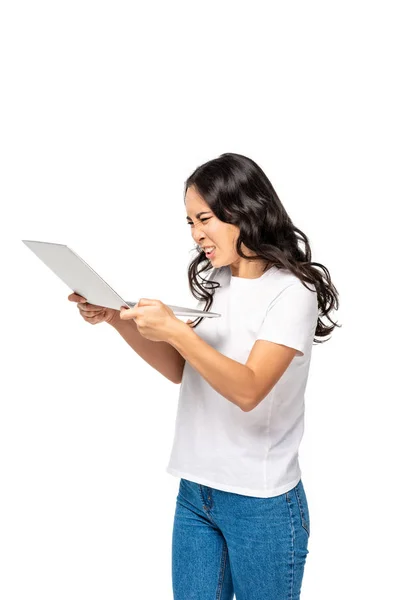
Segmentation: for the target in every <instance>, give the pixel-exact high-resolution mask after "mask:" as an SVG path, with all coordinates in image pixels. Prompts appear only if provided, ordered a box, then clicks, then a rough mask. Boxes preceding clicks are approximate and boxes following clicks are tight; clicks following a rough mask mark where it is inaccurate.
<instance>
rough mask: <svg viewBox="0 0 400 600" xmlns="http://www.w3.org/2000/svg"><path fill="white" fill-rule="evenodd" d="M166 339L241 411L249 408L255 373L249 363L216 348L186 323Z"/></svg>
mask: <svg viewBox="0 0 400 600" xmlns="http://www.w3.org/2000/svg"><path fill="white" fill-rule="evenodd" d="M168 342H169V343H170V344H171V346H173V347H174V348H176V350H177V351H178V352H179V354H180V355H181V356H182V357H183V358H184V359H186V360H187V361H188V362H189V363H190V364H191V365H192V367H193V368H194V369H196V371H198V373H200V375H201V376H202V377H204V379H205V380H206V381H207V382H208V383H209V384H210V385H211V386H212V387H213V388H214V389H215V390H216V391H217V392H218V393H219V394H221V395H222V396H224V398H226V399H227V400H229V401H230V402H233V404H236V406H238V407H239V408H240V409H241V410H243V411H244V412H248V411H249V410H251V408H252V407H253V395H254V394H253V393H252V388H253V386H254V377H255V376H254V372H253V371H252V370H251V369H250V368H249V367H247V366H246V365H243V364H242V363H239V362H237V361H236V360H232V359H230V358H228V357H227V356H224V355H223V354H221V353H220V352H218V350H215V348H213V347H212V346H210V345H209V344H207V342H205V341H204V340H203V339H202V338H200V337H199V336H198V335H197V333H196V332H195V330H194V329H191V328H190V327H185V323H182V327H180V326H179V327H176V329H175V331H174V332H173V333H172V334H171V336H170V338H169V340H168Z"/></svg>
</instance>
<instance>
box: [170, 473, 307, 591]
mask: <svg viewBox="0 0 400 600" xmlns="http://www.w3.org/2000/svg"><path fill="white" fill-rule="evenodd" d="M309 535H310V519H309V513H308V504H307V498H306V494H305V491H304V487H303V483H302V481H301V479H300V481H299V483H298V484H297V485H296V486H295V487H294V488H293V489H291V490H290V491H288V492H285V493H284V494H280V495H279V496H274V497H272V498H258V497H254V496H244V495H242V494H235V493H232V492H223V491H221V490H216V489H214V488H211V487H207V486H204V485H200V484H198V483H194V482H193V481H188V480H187V479H181V480H180V484H179V493H178V496H177V498H176V510H175V517H174V526H173V534H172V586H173V594H174V600H232V599H233V598H234V594H235V598H236V600H298V599H299V598H300V588H301V583H302V579H303V572H304V566H305V562H306V557H307V554H308V549H307V546H308V539H309Z"/></svg>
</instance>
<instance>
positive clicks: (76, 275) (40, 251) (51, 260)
mask: <svg viewBox="0 0 400 600" xmlns="http://www.w3.org/2000/svg"><path fill="white" fill-rule="evenodd" d="M22 241H23V242H24V244H25V245H26V246H28V248H29V249H30V250H32V252H34V253H35V254H36V256H37V257H38V258H40V260H42V261H43V262H44V263H45V265H47V266H48V267H49V269H51V270H52V271H53V273H55V274H56V275H57V276H58V277H59V278H60V279H61V280H62V281H63V282H64V283H66V284H67V286H68V287H69V288H70V289H71V290H72V291H73V292H75V293H76V294H79V295H80V296H83V298H86V300H87V301H88V302H89V303H90V304H95V305H97V306H104V307H106V308H113V309H115V310H121V306H125V307H126V308H133V307H134V306H136V304H137V302H128V301H127V300H124V299H123V298H122V296H120V295H119V294H117V292H115V291H114V290H113V289H112V287H111V286H109V285H108V283H106V282H105V281H104V279H102V278H101V277H100V275H98V274H97V273H96V271H94V269H92V267H90V266H89V265H88V264H87V263H86V262H85V261H84V260H83V259H82V258H81V257H80V256H78V255H77V253H76V252H74V251H73V250H72V249H71V248H69V247H68V246H66V245H65V244H54V243H51V242H39V241H32V240H22ZM166 306H168V307H169V308H170V309H171V310H172V311H173V313H174V314H175V315H177V316H182V317H220V316H221V315H220V314H219V313H213V312H207V311H202V310H196V309H195V308H186V307H184V306H174V305H172V304H167V305H166Z"/></svg>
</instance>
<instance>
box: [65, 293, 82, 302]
mask: <svg viewBox="0 0 400 600" xmlns="http://www.w3.org/2000/svg"><path fill="white" fill-rule="evenodd" d="M68 300H70V301H71V302H87V300H86V298H84V297H83V296H80V295H79V294H75V293H73V294H70V295H69V296H68Z"/></svg>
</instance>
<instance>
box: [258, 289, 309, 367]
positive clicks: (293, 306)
mask: <svg viewBox="0 0 400 600" xmlns="http://www.w3.org/2000/svg"><path fill="white" fill-rule="evenodd" d="M307 285H309V286H310V284H307ZM310 287H311V286H310ZM317 320H318V298H317V294H316V292H314V291H311V290H309V289H307V288H306V287H304V285H303V284H302V283H301V281H299V282H295V283H292V284H290V285H289V286H288V287H286V288H285V289H284V290H283V291H282V292H280V293H279V294H278V296H277V297H276V298H275V299H274V300H273V301H272V303H271V304H270V306H269V307H268V310H267V313H266V315H265V318H264V320H263V322H262V325H261V327H260V329H259V331H258V333H257V337H256V339H258V340H268V341H270V342H275V343H276V344H283V345H284V346H289V347H290V348H295V349H296V350H297V353H296V356H303V355H304V352H305V350H306V348H307V347H308V345H309V343H310V336H312V339H313V338H314V333H315V328H316V326H317Z"/></svg>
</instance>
